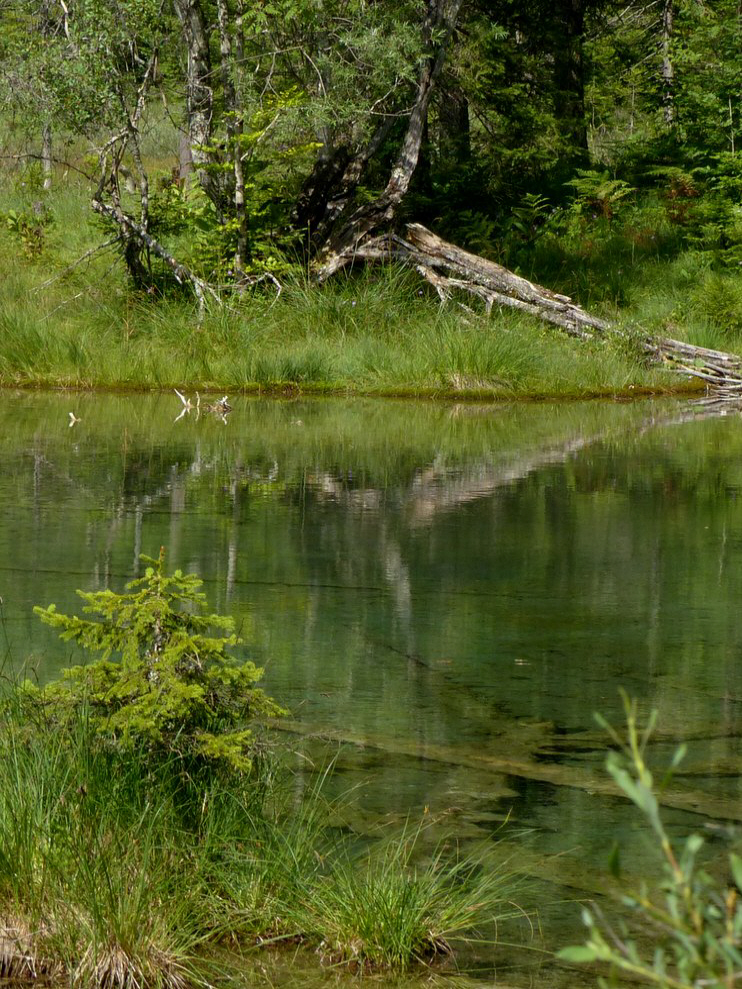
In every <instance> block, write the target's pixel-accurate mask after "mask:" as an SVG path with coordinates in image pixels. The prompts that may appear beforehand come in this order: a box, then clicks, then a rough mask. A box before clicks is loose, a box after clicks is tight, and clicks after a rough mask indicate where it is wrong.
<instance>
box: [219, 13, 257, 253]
mask: <svg viewBox="0 0 742 989" xmlns="http://www.w3.org/2000/svg"><path fill="white" fill-rule="evenodd" d="M216 11H217V22H218V25H219V53H220V67H221V77H222V94H223V97H224V112H225V123H226V130H227V154H228V155H229V156H230V157H231V159H232V171H233V173H234V188H233V200H232V212H233V213H234V215H235V217H237V220H238V229H237V247H236V250H235V256H234V266H235V269H236V270H237V271H240V270H241V269H242V267H243V265H244V264H245V262H246V260H247V259H248V251H249V245H248V239H247V213H246V212H245V178H244V171H243V167H242V148H241V142H240V137H241V135H242V117H241V114H240V112H239V108H238V105H237V89H236V87H235V69H237V67H238V66H241V64H242V59H243V53H242V47H243V45H242V15H241V13H240V15H239V16H238V25H237V38H236V47H237V49H238V51H237V59H236V60H235V59H234V57H233V53H232V38H231V36H230V26H229V10H228V8H227V0H216Z"/></svg>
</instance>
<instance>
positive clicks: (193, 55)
mask: <svg viewBox="0 0 742 989" xmlns="http://www.w3.org/2000/svg"><path fill="white" fill-rule="evenodd" d="M173 5H174V7H175V13H176V14H177V16H178V20H179V21H180V26H181V30H182V34H183V42H184V45H185V49H186V53H187V64H186V117H187V122H188V139H189V141H190V145H191V160H192V162H193V165H194V167H195V169H196V171H197V173H198V181H199V183H200V185H201V188H202V189H203V190H204V192H205V193H206V195H207V196H208V197H209V199H211V201H212V202H213V203H214V206H215V207H216V209H217V213H218V214H219V215H220V216H221V217H223V215H224V210H225V193H224V190H223V188H222V185H223V183H222V182H221V181H220V178H219V176H218V175H217V174H214V173H212V172H211V171H210V170H209V167H208V166H209V165H210V164H212V162H213V153H212V151H211V150H210V148H211V140H212V124H213V117H214V91H213V87H212V84H211V55H210V51H209V31H208V28H207V26H206V18H205V16H204V12H203V8H202V6H201V0H173ZM227 198H228V197H227Z"/></svg>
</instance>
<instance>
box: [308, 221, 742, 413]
mask: <svg viewBox="0 0 742 989" xmlns="http://www.w3.org/2000/svg"><path fill="white" fill-rule="evenodd" d="M354 260H362V261H370V262H373V261H385V260H386V261H389V260H396V261H400V262H401V263H403V264H406V265H408V266H410V267H413V268H414V269H415V270H416V271H417V272H418V273H419V274H420V275H421V276H422V277H423V278H424V279H425V280H426V281H427V282H429V284H431V285H432V286H433V288H435V290H436V292H437V293H438V296H439V297H440V299H441V302H446V301H448V300H449V299H450V298H451V296H452V294H453V293H454V292H458V293H467V294H469V295H474V296H476V297H478V298H480V299H481V300H482V301H483V302H484V304H485V307H486V309H487V311H488V312H489V311H491V309H492V307H493V306H494V305H498V306H508V307H509V308H513V309H518V310H520V311H521V312H527V313H529V314H530V315H532V316H535V317H537V318H538V319H542V320H544V321H546V322H548V323H551V324H553V325H554V326H558V327H559V328H560V329H561V330H563V331H564V332H566V333H568V334H570V335H571V336H574V337H577V338H579V339H582V340H592V339H607V338H611V337H613V338H614V339H622V340H625V341H631V340H633V341H635V343H636V345H637V346H638V347H639V348H640V349H641V350H642V351H643V353H645V354H646V355H647V356H648V357H649V359H650V360H653V361H655V362H657V363H661V364H669V365H671V366H672V367H671V369H672V370H673V371H675V372H677V373H679V374H685V375H689V376H692V377H696V378H699V379H700V380H702V381H704V382H706V384H707V386H708V388H709V389H712V390H713V391H714V392H715V394H717V395H720V396H724V397H730V398H740V399H742V358H740V357H739V356H738V355H737V354H730V353H727V352H725V351H721V350H710V349H709V348H707V347H697V346H695V345H693V344H690V343H684V342H683V341H682V340H674V339H672V338H671V337H654V336H652V335H651V334H648V333H644V332H640V333H639V334H638V335H635V334H630V333H629V332H627V331H625V330H623V329H621V328H620V327H618V326H616V325H615V324H613V323H611V322H610V321H608V320H605V319H600V318H599V317H597V316H593V315H592V314H591V313H589V312H587V311H586V310H585V309H583V308H582V307H581V306H579V305H578V304H577V303H575V302H573V301H572V300H571V299H570V298H569V296H566V295H559V294H558V293H557V292H552V291H551V290H550V289H548V288H544V287H543V286H542V285H537V284H535V283H534V282H529V281H528V279H526V278H522V277H521V276H520V275H516V274H514V273H513V272H512V271H509V270H508V269H507V268H503V267H502V265H499V264H496V263H495V262H494V261H489V260H487V259H486V258H482V257H480V256H479V255H476V254H470V253H469V252H468V251H465V250H463V249H462V248H460V247H457V246H456V245H455V244H450V243H448V241H445V240H443V239H442V238H441V237H438V236H437V235H436V234H434V233H432V232H431V231H430V230H427V229H426V228H425V227H423V226H422V225H421V224H419V223H410V224H408V225H407V228H406V231H405V236H404V237H402V236H400V235H399V234H396V233H386V234H382V235H380V236H376V237H370V238H367V239H366V240H362V241H360V242H356V243H353V244H351V245H349V246H347V247H345V248H343V249H341V250H339V251H338V252H337V253H336V254H334V255H332V256H331V257H325V259H324V261H323V264H322V267H321V269H320V271H319V274H318V277H319V279H320V280H323V279H324V278H325V277H327V274H329V273H332V272H334V271H337V270H338V269H339V268H341V267H343V266H345V265H347V264H349V263H352V262H353V261H354Z"/></svg>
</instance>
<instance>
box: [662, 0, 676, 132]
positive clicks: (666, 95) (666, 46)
mask: <svg viewBox="0 0 742 989" xmlns="http://www.w3.org/2000/svg"><path fill="white" fill-rule="evenodd" d="M673 3H674V0H663V4H662V42H661V48H662V68H661V74H662V113H663V116H664V118H665V123H666V124H667V126H668V127H672V125H673V124H674V123H675V96H674V92H673V89H674V83H675V67H674V65H673V62H672V52H671V45H672V30H673V19H674V14H675V11H674V8H673Z"/></svg>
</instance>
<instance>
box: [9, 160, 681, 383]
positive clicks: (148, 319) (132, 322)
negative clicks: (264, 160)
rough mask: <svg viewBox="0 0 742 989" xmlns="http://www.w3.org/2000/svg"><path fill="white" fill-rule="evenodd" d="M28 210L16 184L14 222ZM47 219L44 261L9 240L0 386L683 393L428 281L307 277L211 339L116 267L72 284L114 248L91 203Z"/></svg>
mask: <svg viewBox="0 0 742 989" xmlns="http://www.w3.org/2000/svg"><path fill="white" fill-rule="evenodd" d="M24 196H25V199H24ZM27 198H28V196H27V194H25V193H22V192H19V191H18V188H17V185H16V186H13V185H12V184H9V183H8V181H7V179H6V181H5V183H4V185H0V216H2V214H3V213H4V211H7V210H8V209H10V208H13V209H18V208H20V207H22V206H23V203H24V202H25V200H26V199H27ZM26 205H27V206H28V204H26ZM47 207H48V212H49V215H50V216H51V217H52V222H51V223H50V225H49V226H48V227H45V228H44V234H43V249H42V251H41V253H40V255H39V256H38V257H34V258H28V257H26V256H25V255H24V251H23V245H22V243H21V241H20V240H19V238H18V236H17V235H15V234H14V233H13V232H12V231H10V230H8V229H5V228H4V226H3V225H2V224H0V263H2V265H3V268H4V270H5V271H6V272H7V275H6V277H5V278H4V279H3V283H2V285H0V334H2V340H3V346H2V348H0V384H12V385H18V384H26V385H39V386H41V385H52V386H60V385H61V386H67V387H124V388H153V387H154V388H170V387H173V386H177V387H187V388H190V389H200V390H202V391H204V390H208V389H218V390H219V391H221V392H222V393H224V392H230V391H231V392H236V391H241V390H270V389H277V390H284V389H286V388H289V389H291V390H293V391H295V390H297V389H298V390H300V391H304V392H313V391H314V392H325V391H336V392H350V393H367V394H385V393H386V394H426V395H440V394H446V395H448V394H450V395H464V396H466V395H469V396H490V397H492V396H512V395H533V394H536V395H547V394H549V395H560V394H573V395H584V394H606V393H613V392H615V391H619V390H622V389H624V387H625V385H626V382H627V381H630V382H631V383H632V384H633V385H635V386H637V387H646V388H649V389H661V388H663V387H670V386H673V387H674V386H675V385H676V384H677V382H676V381H675V380H674V379H670V378H669V377H668V376H663V375H662V374H661V373H660V372H658V371H656V370H651V369H648V368H646V367H643V366H642V365H641V363H640V362H639V361H638V360H637V359H636V358H635V357H632V356H630V355H627V354H625V353H621V352H619V351H616V350H613V349H611V348H610V347H608V346H605V347H603V346H601V348H600V354H598V353H597V352H596V353H591V352H589V351H588V350H586V349H585V348H584V347H583V346H582V345H581V344H579V343H577V342H575V341H572V340H570V339H567V338H565V337H563V336H562V335H560V334H559V332H558V331H553V330H550V329H545V328H544V327H543V326H542V325H541V324H539V323H537V322H536V321H535V320H533V319H531V318H529V317H526V316H524V315H521V314H515V313H513V312H500V313H496V314H495V315H493V316H492V317H491V318H490V317H487V316H486V315H484V314H483V313H482V312H473V311H468V310H465V309H463V308H461V307H459V306H458V305H457V304H455V303H453V304H451V305H450V306H447V307H445V308H441V306H440V304H439V302H438V299H437V297H435V296H434V295H433V294H432V293H430V292H429V291H428V290H427V289H426V288H423V287H421V283H420V281H419V280H418V279H417V278H416V276H414V275H412V274H410V273H409V272H403V271H400V270H398V269H395V268H392V267H390V268H387V269H381V270H375V271H373V272H365V273H364V272H362V273H355V274H351V275H350V276H340V277H338V278H337V279H335V280H334V281H333V282H332V283H331V284H328V285H325V286H323V287H321V288H320V287H318V286H316V285H313V284H311V283H310V282H309V281H308V279H307V278H306V277H303V276H301V275H300V274H294V275H292V276H290V277H287V278H286V279H285V280H284V288H283V291H282V292H281V294H280V296H276V293H275V292H274V291H273V290H270V291H260V292H255V293H254V294H247V295H245V296H243V297H242V298H238V297H232V298H230V299H228V300H227V302H226V304H225V305H224V306H222V307H217V306H214V307H213V308H212V310H211V311H210V312H209V313H207V315H206V317H205V319H204V320H203V322H201V323H199V321H198V314H197V312H196V309H195V307H194V305H193V304H192V302H191V301H190V300H189V299H188V298H187V297H186V296H182V297H180V298H177V297H166V298H151V297H147V296H142V295H137V294H136V293H133V292H132V291H131V290H130V287H129V286H128V284H127V282H126V277H125V273H124V271H123V267H122V264H121V262H120V260H118V259H117V256H116V253H115V251H112V250H109V251H107V252H105V253H103V254H102V255H98V256H95V257H92V258H90V259H88V260H87V261H86V262H85V263H84V264H82V265H80V266H78V267H74V268H72V269H70V270H68V269H67V266H68V265H70V264H72V263H73V262H74V261H75V259H76V258H78V257H80V256H81V255H82V254H83V253H84V252H85V251H86V250H87V249H88V248H90V247H91V246H93V245H95V244H97V243H100V242H101V241H102V240H103V239H105V237H104V235H103V232H102V231H101V230H100V229H99V228H98V227H97V225H96V223H95V221H94V220H93V219H92V217H91V214H90V210H89V206H88V203H87V199H86V197H85V195H84V190H83V189H81V188H77V187H76V186H74V185H72V186H65V185H60V187H59V188H58V189H56V190H55V191H53V192H52V193H51V194H49V195H48V196H47ZM464 301H470V300H464Z"/></svg>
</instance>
